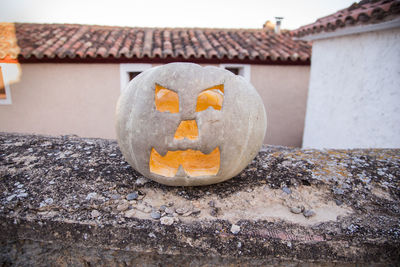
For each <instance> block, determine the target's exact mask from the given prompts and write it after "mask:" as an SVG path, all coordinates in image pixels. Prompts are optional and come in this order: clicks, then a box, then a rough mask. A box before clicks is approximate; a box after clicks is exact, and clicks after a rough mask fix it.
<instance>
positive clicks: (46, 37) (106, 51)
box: [0, 23, 311, 63]
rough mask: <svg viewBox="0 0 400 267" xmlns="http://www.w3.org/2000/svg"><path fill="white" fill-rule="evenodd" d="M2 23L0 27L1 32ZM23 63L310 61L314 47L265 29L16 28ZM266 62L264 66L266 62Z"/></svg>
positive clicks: (31, 26)
mask: <svg viewBox="0 0 400 267" xmlns="http://www.w3.org/2000/svg"><path fill="white" fill-rule="evenodd" d="M1 25H2V24H0V28H1V27H2V26H1ZM15 29H16V36H17V39H18V46H19V48H20V54H19V58H20V59H36V60H51V59H58V60H62V59H80V60H81V61H82V60H83V61H84V60H88V59H110V58H111V59H114V60H127V59H131V60H132V61H134V60H135V59H149V60H156V59H177V60H179V59H183V60H196V59H202V60H204V61H207V60H214V61H215V60H221V61H224V60H225V61H229V60H236V61H240V60H247V61H258V62H260V61H266V62H267V61H268V62H271V61H273V62H280V61H281V62H282V61H287V62H304V61H309V59H310V54H311V45H310V44H309V43H307V42H304V41H295V40H293V39H292V37H291V34H290V33H289V32H284V33H282V34H275V33H273V32H267V31H266V30H262V29H199V28H192V29H189V28H187V29H186V28H129V27H111V26H89V25H71V24H30V23H16V24H15ZM261 63H262V62H261Z"/></svg>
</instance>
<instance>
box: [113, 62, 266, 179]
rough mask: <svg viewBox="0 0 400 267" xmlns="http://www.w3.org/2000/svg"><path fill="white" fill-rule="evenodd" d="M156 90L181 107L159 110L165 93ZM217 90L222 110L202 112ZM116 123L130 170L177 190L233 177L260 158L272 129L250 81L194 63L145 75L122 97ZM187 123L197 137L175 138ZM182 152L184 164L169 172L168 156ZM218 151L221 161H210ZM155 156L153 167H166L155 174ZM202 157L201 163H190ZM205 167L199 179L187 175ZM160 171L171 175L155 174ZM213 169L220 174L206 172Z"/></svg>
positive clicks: (164, 66)
mask: <svg viewBox="0 0 400 267" xmlns="http://www.w3.org/2000/svg"><path fill="white" fill-rule="evenodd" d="M157 86H160V88H161V87H162V90H165V91H169V92H170V93H171V94H172V95H174V97H171V98H169V101H167V102H168V103H174V104H176V106H175V108H172V107H171V106H172V105H168V107H169V108H171V110H164V109H162V110H158V109H157V104H156V101H155V99H156V98H157V96H158V95H165V94H166V93H165V94H164V93H162V94H160V93H156V92H157V90H158V89H157V88H158V87H157ZM217 86H221V87H218V88H219V89H218V90H217V89H213V90H214V91H213V92H219V93H217V95H218V96H219V97H221V95H222V107H219V108H220V109H218V108H214V106H208V105H206V106H207V107H208V108H206V109H204V110H197V107H198V102H197V100H198V99H201V98H198V97H199V95H200V94H201V93H204V92H205V91H206V90H207V89H210V88H214V87H217ZM214 96H215V95H213V97H210V99H215V98H214ZM206 99H208V98H206ZM173 100H175V101H173ZM116 118H117V123H116V126H117V127H116V128H117V138H118V144H119V146H120V148H121V151H122V153H123V155H124V157H125V159H126V160H127V161H128V162H129V163H130V165H131V166H132V167H133V168H134V169H135V170H137V171H138V172H140V173H141V174H143V175H144V176H146V177H148V178H150V179H153V180H155V181H157V182H159V183H162V184H166V185H173V186H196V185H208V184H213V183H218V182H222V181H225V180H227V179H230V178H232V177H234V176H235V175H237V174H238V173H239V172H241V171H242V170H243V169H244V168H245V167H246V166H247V165H248V164H249V163H250V161H251V160H252V159H253V158H254V157H255V156H256V155H257V153H258V151H259V149H260V147H261V145H262V143H263V140H264V135H265V131H266V126H267V121H266V114H265V109H264V105H263V102H262V100H261V97H260V96H259V94H258V93H257V90H256V89H255V88H254V87H253V86H252V85H251V84H250V83H249V82H248V81H246V80H245V79H243V77H241V76H238V75H234V74H232V73H231V72H230V71H228V70H225V69H222V68H217V67H212V66H207V67H202V66H200V65H197V64H193V63H170V64H166V65H162V66H158V67H154V68H151V69H148V70H146V71H144V72H143V73H141V74H140V75H139V76H137V77H136V78H135V79H133V80H132V81H131V82H130V83H129V85H128V87H127V88H126V89H125V90H124V91H123V92H122V93H121V96H120V98H119V100H118V105H117V109H116ZM183 121H185V122H190V123H192V124H191V125H192V128H196V130H195V132H196V134H197V136H196V137H191V138H187V137H188V136H186V135H185V136H182V139H179V138H175V134H176V133H177V132H178V130H177V129H178V127H179V126H180V125H181V123H182V122H183ZM194 125H196V127H194ZM217 150H218V151H217ZM181 152H185V154H184V155H183V156H182V158H183V159H181V157H176V158H178V159H179V160H176V161H177V162H179V164H176V165H175V164H172V165H174V166H172V165H170V166H168V168H167V167H165V165H166V162H169V161H168V160H166V157H168V155H171V154H172V153H181ZM214 152H215V153H217V154H218V156H217V157H216V158H218V161H214V160H212V161H207V160H208V159H210V157H209V156H210V155H211V154H214ZM200 153H201V154H200ZM155 155H160V156H155ZM174 155H176V154H174ZM193 155H196V156H193ZM206 155H208V157H207V160H206V158H205V157H206ZM152 157H155V158H157V160H153V162H157V163H160V162H161V161H162V162H163V164H157V166H158V168H156V167H155V168H154V169H153V171H152V170H151V167H149V166H150V165H151V164H150V162H151V160H150V158H152ZM199 157H201V158H202V160H197V162H196V163H194V162H191V163H190V164H189V163H188V162H189V161H190V160H195V159H198V158H199ZM185 162H186V164H185ZM202 162H208V163H207V164H205V165H204V167H203V168H200V170H197V169H196V170H197V174H194V172H193V174H192V173H191V172H190V171H189V170H188V169H189V167H190V166H200V165H199V163H202ZM210 162H212V164H210ZM160 166H163V167H160ZM185 168H187V169H185ZM214 168H215V169H214ZM160 169H166V170H169V172H170V173H168V174H165V175H164V174H163V173H161V172H156V170H158V171H160ZM173 169H175V171H172V170H173ZM210 169H212V170H214V171H215V170H216V172H214V171H213V172H212V174H211V173H209V172H207V171H209V170H210Z"/></svg>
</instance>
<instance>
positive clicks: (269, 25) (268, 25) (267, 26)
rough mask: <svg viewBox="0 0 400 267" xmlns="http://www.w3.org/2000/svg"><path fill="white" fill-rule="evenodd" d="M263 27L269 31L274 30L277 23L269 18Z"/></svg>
mask: <svg viewBox="0 0 400 267" xmlns="http://www.w3.org/2000/svg"><path fill="white" fill-rule="evenodd" d="M263 29H264V30H265V31H267V32H273V31H274V29H275V24H274V23H273V22H271V21H269V20H267V22H265V23H264V25H263Z"/></svg>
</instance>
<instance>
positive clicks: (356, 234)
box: [0, 134, 400, 266]
mask: <svg viewBox="0 0 400 267" xmlns="http://www.w3.org/2000/svg"><path fill="white" fill-rule="evenodd" d="M0 178H1V186H0V190H1V191H0V223H1V227H0V243H1V247H0V262H1V263H2V265H3V266H8V265H18V266H20V265H21V266H22V265H24V266H26V265H28V266H30V265H35V266H49V265H50V266H51V265H57V266H59V265H62V266H63V265H65V266H67V265H68V266H70V265H72V266H92V265H95V266H101V265H102V266H126V265H128V266H129V265H135V264H137V265H138V264H140V265H161V266H186V265H191V266H198V265H202V266H215V265H218V266H225V265H229V266H232V265H252V266H254V265H265V264H271V265H282V264H283V265H286V266H297V265H302V264H306V265H307V266H314V265H316V266H317V265H318V266H319V265H324V266H334V265H340V266H344V265H346V266H347V265H349V266H351V265H354V264H360V263H362V264H363V265H374V266H380V265H382V266H386V265H388V264H389V263H391V264H396V263H399V262H400V249H399V248H400V201H399V199H400V184H399V181H400V150H395V149H373V150H322V151H321V150H300V149H294V148H285V147H270V146H268V147H264V148H263V149H262V150H261V151H260V153H259V155H258V156H257V158H256V159H255V160H254V161H253V162H252V163H251V165H249V166H248V167H247V168H246V169H245V170H244V171H243V172H242V173H241V174H240V175H238V176H237V177H235V178H233V179H231V180H229V181H227V182H224V183H221V184H217V185H211V186H204V187H189V188H183V187H167V186H163V185H160V184H157V183H155V182H152V181H149V180H147V179H146V178H144V177H142V176H141V175H140V174H138V173H136V172H135V171H133V170H132V168H131V167H130V166H129V165H128V164H127V163H126V162H125V160H124V159H123V157H122V155H121V153H120V151H119V149H118V147H117V144H116V142H115V141H109V140H102V139H80V138H76V137H73V136H64V137H60V138H54V137H44V136H33V135H17V134H0ZM160 217H161V218H160Z"/></svg>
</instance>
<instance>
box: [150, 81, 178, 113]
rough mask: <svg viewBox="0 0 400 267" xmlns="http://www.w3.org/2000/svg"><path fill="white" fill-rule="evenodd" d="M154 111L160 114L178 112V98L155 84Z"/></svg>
mask: <svg viewBox="0 0 400 267" xmlns="http://www.w3.org/2000/svg"><path fill="white" fill-rule="evenodd" d="M155 103H156V109H157V110H158V111H160V112H166V111H168V112H170V113H178V112H179V97H178V94H177V93H175V92H174V91H172V90H169V89H167V88H165V87H163V86H161V85H159V84H156V92H155Z"/></svg>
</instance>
